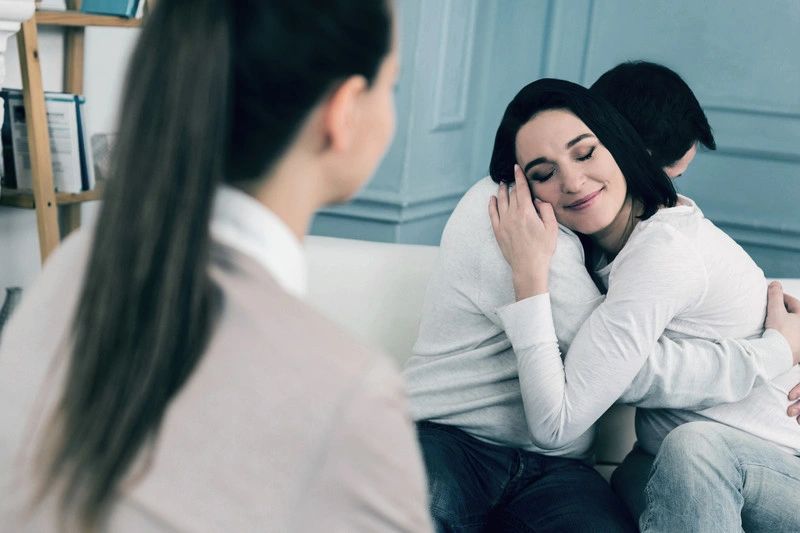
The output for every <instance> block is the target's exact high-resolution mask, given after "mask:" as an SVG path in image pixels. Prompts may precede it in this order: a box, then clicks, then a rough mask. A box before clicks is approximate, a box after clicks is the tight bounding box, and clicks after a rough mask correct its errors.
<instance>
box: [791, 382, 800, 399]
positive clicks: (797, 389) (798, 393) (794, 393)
mask: <svg viewBox="0 0 800 533" xmlns="http://www.w3.org/2000/svg"><path fill="white" fill-rule="evenodd" d="M789 399H790V400H791V401H795V400H797V399H800V383H798V384H797V385H795V386H794V387H793V388H792V390H790V391H789Z"/></svg>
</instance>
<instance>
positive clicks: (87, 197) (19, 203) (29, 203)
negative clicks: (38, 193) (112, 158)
mask: <svg viewBox="0 0 800 533" xmlns="http://www.w3.org/2000/svg"><path fill="white" fill-rule="evenodd" d="M55 195H56V205H58V206H62V205H74V204H80V203H83V202H91V201H93V200H100V199H101V198H102V196H103V190H102V187H101V186H99V185H98V186H97V187H95V188H94V189H92V190H91V191H84V192H79V193H72V192H57V193H55ZM0 205H2V206H6V207H19V208H21V209H36V199H35V198H34V196H33V193H32V192H31V191H19V190H16V189H6V188H4V189H3V191H2V194H0Z"/></svg>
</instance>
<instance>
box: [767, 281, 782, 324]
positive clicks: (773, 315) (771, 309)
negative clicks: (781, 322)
mask: <svg viewBox="0 0 800 533" xmlns="http://www.w3.org/2000/svg"><path fill="white" fill-rule="evenodd" d="M785 314H786V307H784V305H783V288H782V287H781V284H780V283H778V282H777V281H773V282H772V283H770V284H769V287H768V288H767V323H772V322H774V321H775V320H778V319H780V318H781V317H782V316H783V315H785Z"/></svg>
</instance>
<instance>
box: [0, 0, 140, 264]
mask: <svg viewBox="0 0 800 533" xmlns="http://www.w3.org/2000/svg"><path fill="white" fill-rule="evenodd" d="M141 1H145V0H141ZM80 4H81V0H67V6H68V8H69V9H68V10H67V11H36V12H35V13H34V15H33V17H32V18H30V19H29V20H26V21H24V22H22V24H21V28H20V31H19V32H18V33H17V45H18V49H19V57H20V70H21V74H22V92H23V99H24V104H25V113H26V117H27V126H28V145H29V146H30V151H31V153H30V155H31V174H32V178H33V190H32V191H17V190H14V189H8V188H5V187H4V188H3V189H2V193H0V206H7V207H16V208H21V209H33V210H35V211H36V224H37V227H38V234H39V250H40V253H41V258H42V262H44V261H45V260H46V259H47V256H48V255H50V253H51V252H52V251H53V250H54V249H55V248H56V247H57V246H58V244H59V243H60V241H61V239H62V238H64V237H66V236H67V235H68V234H69V233H70V232H71V231H73V230H74V229H76V228H77V227H78V226H80V220H81V210H80V207H81V204H82V203H84V202H89V201H94V200H100V199H102V187H100V186H97V187H96V188H95V189H94V190H91V191H85V192H81V193H59V192H56V191H55V190H54V187H53V169H52V158H51V154H50V135H49V131H48V128H47V117H46V111H45V100H44V84H43V82H42V68H41V64H40V58H39V55H40V54H39V42H38V41H39V38H38V30H37V26H39V25H42V26H58V27H62V28H63V30H64V80H63V90H64V92H67V93H73V94H82V93H83V53H84V28H86V27H87V26H105V27H112V28H136V27H139V26H141V25H142V20H141V19H137V18H123V17H115V16H106V15H92V14H89V13H82V12H81V11H80ZM148 4H150V5H151V7H152V4H153V0H148ZM144 11H145V15H146V13H147V8H145V10H144ZM87 148H89V147H87ZM89 149H91V148H89Z"/></svg>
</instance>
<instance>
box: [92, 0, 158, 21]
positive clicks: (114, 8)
mask: <svg viewBox="0 0 800 533" xmlns="http://www.w3.org/2000/svg"><path fill="white" fill-rule="evenodd" d="M144 3H145V0H83V2H81V11H82V12H84V13H92V14H94V15H116V16H118V17H126V18H131V17H137V18H138V17H141V12H142V9H143V8H144Z"/></svg>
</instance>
